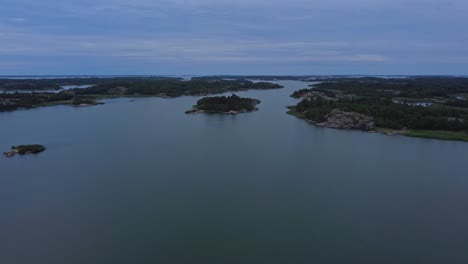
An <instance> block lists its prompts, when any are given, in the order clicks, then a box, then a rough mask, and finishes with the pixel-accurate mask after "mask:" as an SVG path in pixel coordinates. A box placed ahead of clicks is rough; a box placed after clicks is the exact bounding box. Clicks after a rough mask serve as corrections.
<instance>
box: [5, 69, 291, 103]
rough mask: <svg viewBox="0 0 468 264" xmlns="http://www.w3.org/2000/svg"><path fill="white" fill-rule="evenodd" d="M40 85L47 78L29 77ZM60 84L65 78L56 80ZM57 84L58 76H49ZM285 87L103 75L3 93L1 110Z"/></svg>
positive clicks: (244, 81)
mask: <svg viewBox="0 0 468 264" xmlns="http://www.w3.org/2000/svg"><path fill="white" fill-rule="evenodd" d="M35 81H38V84H39V83H41V82H43V80H42V79H41V80H29V82H31V84H32V83H35ZM55 81H56V83H57V85H58V84H59V83H60V84H62V82H63V79H56V80H55ZM88 81H89V80H86V81H85V80H81V79H79V80H78V79H77V80H73V81H70V83H74V84H77V83H80V82H83V83H84V82H86V83H88ZM44 82H48V83H54V79H47V81H44ZM279 88H282V86H280V85H278V84H273V83H268V82H257V83H254V82H252V81H248V80H191V81H184V80H179V79H174V78H165V79H160V78H135V77H128V78H126V77H121V78H109V79H106V78H99V83H98V84H95V85H94V86H92V87H89V88H75V89H69V90H63V91H60V92H15V93H7V92H4V93H1V94H0V111H11V110H16V109H27V108H33V107H40V106H49V105H59V104H65V105H74V106H84V105H95V104H98V102H97V100H100V99H105V98H116V97H137V96H138V97H140V96H157V97H166V98H173V97H179V96H186V95H189V96H195V95H197V96H198V95H210V94H220V93H225V92H237V91H246V90H249V89H257V90H263V89H279Z"/></svg>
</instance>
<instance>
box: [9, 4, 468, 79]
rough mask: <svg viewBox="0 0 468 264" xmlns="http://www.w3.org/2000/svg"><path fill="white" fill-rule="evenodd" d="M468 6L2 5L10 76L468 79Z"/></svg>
mask: <svg viewBox="0 0 468 264" xmlns="http://www.w3.org/2000/svg"><path fill="white" fill-rule="evenodd" d="M467 14H468V1H467V0H443V1H442V0H326V1H313V0H287V1H279V0H236V1H225V0H185V1H184V0H62V1H59V0H41V1H39V0H2V3H1V5H0V75H12V74H161V75H165V74H468V15H467Z"/></svg>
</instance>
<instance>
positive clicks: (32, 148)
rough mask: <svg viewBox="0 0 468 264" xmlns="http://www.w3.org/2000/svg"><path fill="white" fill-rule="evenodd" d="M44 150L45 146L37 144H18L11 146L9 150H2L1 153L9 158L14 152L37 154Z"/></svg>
mask: <svg viewBox="0 0 468 264" xmlns="http://www.w3.org/2000/svg"><path fill="white" fill-rule="evenodd" d="M45 150H46V147H44V146H43V145H39V144H33V145H19V146H12V147H11V150H9V151H6V152H3V155H4V156H5V157H7V158H11V157H13V156H15V155H16V154H19V155H26V154H38V153H41V152H43V151H45Z"/></svg>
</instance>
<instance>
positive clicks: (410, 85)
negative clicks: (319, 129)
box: [291, 77, 468, 141]
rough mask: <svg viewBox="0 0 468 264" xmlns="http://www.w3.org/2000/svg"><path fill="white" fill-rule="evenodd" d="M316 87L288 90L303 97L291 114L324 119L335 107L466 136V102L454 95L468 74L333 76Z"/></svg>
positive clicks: (466, 84)
mask: <svg viewBox="0 0 468 264" xmlns="http://www.w3.org/2000/svg"><path fill="white" fill-rule="evenodd" d="M314 87H315V88H311V89H302V90H299V91H296V92H294V93H293V94H292V95H291V96H292V97H295V98H303V100H302V101H300V102H299V103H298V104H297V105H295V106H294V108H292V109H294V110H295V112H292V114H294V115H296V116H298V115H300V116H302V117H303V118H305V119H306V120H309V121H313V122H315V123H323V122H325V121H326V120H327V119H328V118H329V114H330V113H331V112H332V111H333V110H335V109H336V110H340V111H343V112H349V113H359V114H362V115H365V116H368V117H371V118H372V120H373V121H374V122H375V126H377V127H379V128H382V129H383V130H385V129H387V130H391V131H400V133H399V134H403V135H407V136H414V137H427V138H437V139H448V140H463V141H466V139H467V138H468V134H467V133H468V108H466V107H467V106H468V104H467V103H466V101H464V100H460V99H457V97H459V96H456V95H460V94H462V95H463V96H464V95H465V94H468V78H452V77H446V78H442V77H437V78H434V77H427V78H422V77H418V78H414V79H398V80H394V79H378V78H365V79H357V80H356V79H353V80H349V79H345V80H337V79H333V80H332V81H331V80H329V81H326V82H324V83H320V84H316V85H314ZM418 102H429V103H427V104H422V105H418ZM334 121H335V122H336V120H334ZM382 129H380V131H383V130H382ZM405 131H409V132H405Z"/></svg>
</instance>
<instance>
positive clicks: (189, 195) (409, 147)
mask: <svg viewBox="0 0 468 264" xmlns="http://www.w3.org/2000/svg"><path fill="white" fill-rule="evenodd" d="M281 83H283V84H285V85H286V86H287V88H285V89H282V90H270V91H249V92H242V93H238V94H239V95H242V96H249V97H254V98H258V99H260V100H262V104H260V105H259V108H260V110H259V111H258V112H254V113H248V114H241V115H236V116H231V115H202V114H199V115H185V114H184V111H185V110H188V109H190V108H191V106H192V105H193V104H194V103H195V102H196V100H197V98H198V97H182V98H177V99H162V98H141V99H114V100H106V101H105V102H106V104H105V105H101V106H95V107H88V108H86V107H85V108H72V107H68V106H57V107H46V108H39V109H33V110H25V111H16V112H11V113H0V124H1V129H0V150H2V151H3V150H7V149H8V148H10V146H11V145H18V144H28V143H39V144H43V145H46V146H47V147H48V149H47V151H46V152H44V153H42V154H40V155H37V156H24V157H14V158H11V159H7V158H4V157H1V158H0V263H5V264H10V263H14V264H16V263H20V264H23V263H47V264H49V263H372V264H374V263H379V264H380V263H389V264H390V263H399V264H400V263H408V264H415V263H451V264H452V263H468V143H462V142H449V141H437V140H427V139H414V138H406V137H398V136H397V137H390V136H384V135H380V134H369V133H364V132H358V131H341V130H333V129H326V128H318V127H314V126H312V125H310V124H308V123H306V122H304V121H302V120H298V119H296V118H294V117H292V116H289V115H286V114H285V112H286V110H287V109H286V108H285V106H287V105H291V104H293V103H294V102H295V100H294V99H292V98H289V94H291V92H292V91H293V90H295V89H299V88H304V87H306V86H307V84H305V83H301V82H281Z"/></svg>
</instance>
